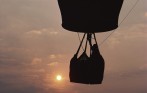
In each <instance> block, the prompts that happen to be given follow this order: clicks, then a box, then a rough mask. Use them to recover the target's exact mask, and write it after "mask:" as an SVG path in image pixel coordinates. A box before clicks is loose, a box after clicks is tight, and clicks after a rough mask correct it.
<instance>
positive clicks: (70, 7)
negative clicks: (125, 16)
mask: <svg viewBox="0 0 147 93" xmlns="http://www.w3.org/2000/svg"><path fill="white" fill-rule="evenodd" d="M123 1H124V0H58V4H59V8H60V10H61V16H62V27H63V28H64V29H67V30H69V31H73V32H84V33H91V32H106V31H111V30H113V29H116V28H117V27H118V18H119V13H120V10H121V7H122V4H123Z"/></svg>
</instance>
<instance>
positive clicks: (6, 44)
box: [0, 0, 147, 93]
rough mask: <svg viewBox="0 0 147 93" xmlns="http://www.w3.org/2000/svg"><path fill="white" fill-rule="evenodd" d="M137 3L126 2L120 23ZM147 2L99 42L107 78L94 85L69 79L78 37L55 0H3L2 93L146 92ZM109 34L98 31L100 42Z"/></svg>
mask: <svg viewBox="0 0 147 93" xmlns="http://www.w3.org/2000/svg"><path fill="white" fill-rule="evenodd" d="M135 1H136V0H125V2H124V5H123V8H122V11H121V14H120V21H121V20H122V19H123V18H124V17H125V16H126V15H127V13H128V12H129V10H130V9H131V8H132V6H133V5H134V3H135ZM146 4H147V0H140V1H139V2H138V4H137V6H136V7H135V8H134V10H133V11H132V12H131V14H130V15H129V16H128V17H127V19H126V20H125V21H124V22H123V23H122V24H121V26H120V27H119V28H118V29H117V30H116V32H115V33H113V34H112V36H111V37H110V38H109V39H108V40H107V41H106V42H104V43H103V44H102V45H101V46H100V51H101V54H102V55H103V57H104V59H105V62H106V67H105V77H104V81H103V84H102V85H94V86H89V85H82V84H74V83H70V82H69V78H68V73H69V60H70V59H71V57H72V56H73V54H74V53H75V52H76V49H77V47H78V45H79V40H78V36H77V33H73V32H69V31H66V30H64V29H63V28H62V27H61V16H60V11H59V8H58V4H57V1H56V0H0V93H147V89H146V86H147V79H146V78H147V32H146V30H147V5H146ZM120 21H119V22H120ZM110 33H111V32H107V33H100V34H96V36H97V40H98V43H101V42H102V41H103V40H104V39H105V38H106V37H107V36H108V35H109V34H110ZM80 35H82V34H80ZM57 74H61V75H62V76H63V80H62V81H61V82H58V81H56V80H55V79H56V75H57Z"/></svg>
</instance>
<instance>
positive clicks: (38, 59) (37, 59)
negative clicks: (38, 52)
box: [31, 58, 42, 65]
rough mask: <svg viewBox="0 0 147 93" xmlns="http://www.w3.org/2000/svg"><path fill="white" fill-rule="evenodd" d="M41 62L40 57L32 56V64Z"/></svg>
mask: <svg viewBox="0 0 147 93" xmlns="http://www.w3.org/2000/svg"><path fill="white" fill-rule="evenodd" d="M41 63H42V59H41V58H34V59H33V60H32V62H31V64H32V65H38V64H41Z"/></svg>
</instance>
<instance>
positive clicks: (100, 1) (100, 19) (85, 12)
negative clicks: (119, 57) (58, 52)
mask: <svg viewBox="0 0 147 93" xmlns="http://www.w3.org/2000/svg"><path fill="white" fill-rule="evenodd" d="M123 1H124V0H58V4H59V8H60V11H61V17H62V27H63V28H64V29H66V30H68V31H72V32H81V33H85V34H84V36H83V39H82V41H81V43H80V46H79V48H78V50H77V52H76V54H75V55H74V57H73V58H72V59H71V61H70V72H69V78H70V81H71V82H74V83H82V84H101V83H102V81H103V74H104V67H105V65H104V64H105V63H104V59H103V57H102V55H101V54H100V52H99V49H98V44H97V41H96V37H95V33H99V32H107V31H111V30H114V29H116V28H117V27H118V19H119V13H120V10H121V7H122V4H123ZM85 35H87V38H86V44H85V49H84V51H83V53H82V54H81V55H80V56H79V57H77V55H78V53H79V50H80V48H81V45H82V43H83V40H84V38H85ZM92 36H94V40H95V43H94V44H92V40H91V37H92ZM88 42H89V46H90V56H88V55H87V54H86V49H87V43H88Z"/></svg>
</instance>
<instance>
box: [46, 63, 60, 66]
mask: <svg viewBox="0 0 147 93" xmlns="http://www.w3.org/2000/svg"><path fill="white" fill-rule="evenodd" d="M57 64H58V62H51V63H49V64H48V66H56V65H57Z"/></svg>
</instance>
